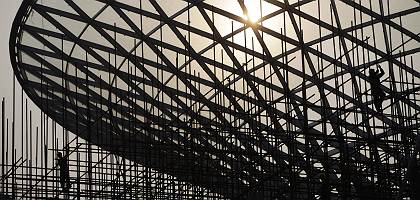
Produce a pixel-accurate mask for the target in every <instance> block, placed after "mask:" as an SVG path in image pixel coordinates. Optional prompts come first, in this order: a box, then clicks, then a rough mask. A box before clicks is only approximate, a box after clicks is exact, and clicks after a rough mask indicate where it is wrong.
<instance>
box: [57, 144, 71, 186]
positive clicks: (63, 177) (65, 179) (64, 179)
mask: <svg viewBox="0 0 420 200" xmlns="http://www.w3.org/2000/svg"><path fill="white" fill-rule="evenodd" d="M57 165H58V167H59V168H60V184H61V188H62V189H63V190H68V189H69V188H70V172H69V166H68V164H67V159H66V157H64V156H63V154H62V153H61V152H58V153H57Z"/></svg>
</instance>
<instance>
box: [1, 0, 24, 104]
mask: <svg viewBox="0 0 420 200" xmlns="http://www.w3.org/2000/svg"><path fill="white" fill-rule="evenodd" d="M21 2H22V0H3V1H1V2H0V16H1V17H0V26H1V28H0V91H1V94H0V97H3V96H5V97H6V98H7V99H10V97H11V86H12V80H13V77H12V74H13V71H12V67H11V65H10V58H9V37H10V28H11V27H12V22H13V19H14V18H15V16H16V13H17V10H18V9H19V6H20V4H21ZM17 85H18V84H17Z"/></svg>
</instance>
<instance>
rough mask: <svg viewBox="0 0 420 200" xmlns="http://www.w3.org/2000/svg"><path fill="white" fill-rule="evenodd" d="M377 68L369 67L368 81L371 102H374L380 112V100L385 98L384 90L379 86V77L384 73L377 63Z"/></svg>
mask: <svg viewBox="0 0 420 200" xmlns="http://www.w3.org/2000/svg"><path fill="white" fill-rule="evenodd" d="M377 67H378V69H376V70H374V69H369V79H368V81H369V83H370V89H371V94H372V98H373V103H374V104H375V108H376V111H378V112H382V102H383V101H384V98H385V92H384V91H383V90H382V88H381V77H382V76H383V75H384V74H385V73H384V70H383V69H382V67H381V66H380V65H377Z"/></svg>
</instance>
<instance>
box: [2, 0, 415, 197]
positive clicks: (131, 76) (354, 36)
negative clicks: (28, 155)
mask: <svg viewBox="0 0 420 200" xmlns="http://www.w3.org/2000/svg"><path fill="white" fill-rule="evenodd" d="M255 2H256V1H255ZM393 3H395V2H392V1H382V0H378V1H375V0H372V1H370V0H369V1H360V0H359V1H352V0H342V1H335V0H331V1H320V0H318V1H313V0H301V1H297V2H289V1H288V0H284V1H277V0H261V1H258V4H257V5H258V7H259V9H257V11H255V10H252V9H254V8H251V7H250V6H249V4H247V2H244V1H241V0H239V1H234V0H231V1H225V2H220V1H216V0H215V1H201V0H185V1H181V0H179V1H170V2H169V1H158V0H147V1H143V0H137V1H135V0H132V1H128V0H124V1H123V0H118V1H104V0H96V1H88V2H86V1H82V0H80V1H75V0H64V1H50V2H48V1H44V2H43V1H35V0H28V1H24V2H23V4H22V6H21V8H20V10H19V13H18V15H17V17H16V19H15V22H14V24H13V28H12V33H11V39H10V53H11V61H12V65H13V68H14V71H15V74H16V77H17V79H18V81H19V82H20V84H21V85H22V87H23V88H24V90H25V92H26V93H27V94H28V96H29V97H30V98H31V99H32V100H33V101H34V102H35V103H36V104H37V105H38V106H39V107H40V108H41V110H42V111H43V112H45V113H46V114H47V115H48V116H49V117H51V118H52V119H53V120H54V121H56V122H57V123H59V124H60V125H62V126H64V127H65V128H66V129H68V130H69V131H71V132H73V133H75V134H76V135H78V136H79V137H81V138H83V139H85V140H87V141H88V142H89V144H94V145H97V146H99V147H101V148H102V149H103V150H105V151H109V152H112V153H113V154H115V155H118V156H121V157H123V158H125V159H128V160H130V161H132V162H134V163H136V164H141V165H143V166H147V167H149V168H151V169H153V170H156V171H157V172H161V173H165V174H167V175H165V176H164V177H162V179H165V177H166V178H168V177H172V178H173V177H176V179H177V180H179V181H181V182H185V183H189V184H192V185H196V186H199V187H201V188H204V189H205V190H208V191H210V192H211V194H213V195H214V194H217V195H214V196H205V195H209V194H210V193H201V194H202V195H203V196H201V198H206V197H207V198H227V199H247V198H249V199H274V198H278V199H284V198H286V199H314V198H324V197H325V196H331V197H332V198H333V199H337V198H338V199H355V198H360V199H366V198H368V199H369V198H374V197H379V198H381V199H395V198H403V197H410V196H411V197H413V196H414V195H415V194H414V193H413V191H412V190H411V188H412V187H411V186H412V185H414V184H413V181H412V180H411V179H410V177H411V176H412V174H416V173H415V172H417V171H418V168H416V167H415V166H416V163H417V157H418V156H417V152H418V148H416V147H415V146H416V142H419V141H418V140H417V139H416V138H417V137H418V129H419V118H418V113H419V111H420V107H419V104H418V99H419V92H418V91H419V88H420V87H419V86H420V85H419V84H420V79H419V78H420V72H419V71H418V70H417V69H418V67H417V64H415V63H416V62H415V61H416V59H418V54H419V51H420V46H419V42H420V36H419V35H420V30H419V32H418V33H417V32H416V27H411V26H409V25H404V23H405V21H410V20H413V19H416V18H418V17H420V6H419V4H418V3H417V2H415V1H413V2H406V4H407V5H404V6H405V7H404V8H403V9H401V10H398V8H394V7H393V5H392V4H393ZM235 9H236V10H235ZM250 12H258V13H260V17H259V19H258V20H257V21H256V22H253V21H251V20H248V19H246V17H243V15H244V14H243V13H250ZM407 24H409V23H407ZM416 56H417V58H416ZM417 63H418V62H417ZM377 64H379V65H381V66H382V67H383V68H384V69H385V71H386V74H387V75H386V78H385V80H384V81H383V82H382V87H381V89H382V90H384V91H385V92H386V93H387V96H386V98H385V102H384V111H383V113H381V112H377V111H375V110H374V108H373V105H372V104H373V103H372V97H371V96H370V92H369V90H370V85H369V84H368V77H367V70H366V69H369V68H372V67H375V65H377ZM419 145H420V144H419ZM419 145H417V146H419ZM75 151H76V150H75ZM70 152H73V151H70ZM85 153H87V154H88V155H91V154H93V152H92V151H91V148H86V151H85ZM409 166H410V167H409ZM413 166H414V167H413ZM87 169H89V167H87ZM128 171H129V170H128ZM88 181H90V182H89V183H94V182H95V180H92V178H91V179H89V180H88ZM148 187H153V186H152V185H148ZM125 189H126V190H127V193H130V191H129V189H128V188H125ZM168 191H169V189H168ZM161 192H162V193H165V189H163V190H162V191H161ZM99 193H100V192H99ZM195 194H196V195H197V196H195V197H191V198H199V197H200V195H199V194H198V193H195ZM378 195H379V196H378Z"/></svg>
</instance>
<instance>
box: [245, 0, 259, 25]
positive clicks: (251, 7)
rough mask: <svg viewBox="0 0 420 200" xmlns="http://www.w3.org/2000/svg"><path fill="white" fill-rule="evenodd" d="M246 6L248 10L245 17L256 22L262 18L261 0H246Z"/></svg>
mask: <svg viewBox="0 0 420 200" xmlns="http://www.w3.org/2000/svg"><path fill="white" fill-rule="evenodd" d="M244 4H245V7H246V9H247V11H248V12H244V14H243V18H244V19H246V20H248V21H250V22H252V23H255V22H257V21H258V20H259V19H260V18H261V11H260V1H258V0H244Z"/></svg>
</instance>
